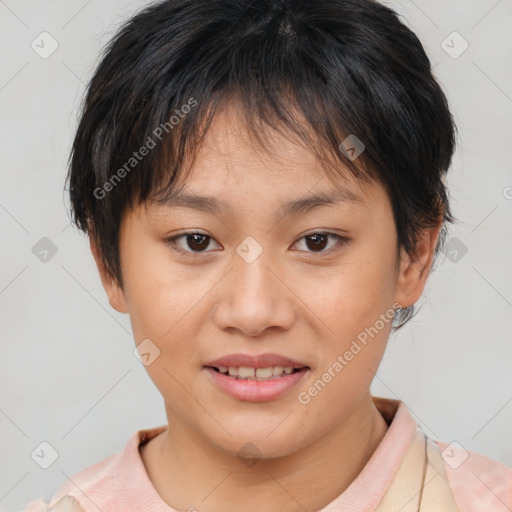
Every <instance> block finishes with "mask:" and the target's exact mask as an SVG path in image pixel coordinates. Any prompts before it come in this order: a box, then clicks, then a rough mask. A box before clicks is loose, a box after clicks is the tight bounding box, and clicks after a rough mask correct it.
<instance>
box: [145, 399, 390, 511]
mask: <svg viewBox="0 0 512 512" xmlns="http://www.w3.org/2000/svg"><path fill="white" fill-rule="evenodd" d="M168 416H169V411H168ZM168 419H169V425H173V428H168V429H167V430H166V431H165V432H163V433H162V434H160V435H159V436H157V437H155V438H154V439H153V440H152V441H151V442H149V443H148V444H147V445H145V446H143V447H142V448H141V457H142V460H143V463H144V465H145V467H146V471H147V473H148V476H149V479H150V480H151V482H152V484H153V486H154V487H155V489H156V491H157V492H158V494H159V495H160V497H161V498H162V499H163V501H165V502H166V503H167V504H168V505H169V506H171V507H172V508H174V509H176V510H194V508H191V507H195V508H197V510H201V509H205V505H206V507H207V509H208V510H212V511H220V510H222V511H223V512H232V511H233V512H234V511H237V512H238V511H239V510H240V509H242V510H247V511H251V510H255V511H257V510H258V511H259V510H280V511H283V512H299V511H300V512H303V511H304V510H319V509H321V508H323V507H325V506H326V505H327V504H328V503H330V502H331V501H332V500H334V499H335V498H336V497H337V496H339V495H340V494H341V493H342V492H343V491H344V490H345V489H347V487H348V486H349V485H350V484H351V483H352V482H353V481H354V480H355V478H356V477H357V475H358V474H359V473H360V472H361V471H362V469H363V468H364V466H365V465H366V463H367V462H368V460H369V459H370V457H371V456H372V455H373V453H374V451H375V450H376V448H377V447H378V445H379V444H380V442H381V441H382V439H383V437H384V435H385V433H386V431H387V425H386V422H385V421H384V419H383V417H382V416H381V414H380V413H379V411H378V410H377V408H376V407H375V405H374V404H373V401H372V399H371V395H370V394H369V393H368V394H367V395H365V397H364V398H363V399H362V400H361V401H360V402H359V403H358V404H357V406H356V407H355V409H354V410H353V411H352V412H351V414H350V415H349V416H348V417H347V419H346V420H345V421H344V422H343V423H342V424H340V425H338V426H337V427H336V428H334V429H332V430H331V431H330V432H328V433H327V434H326V435H324V436H323V437H321V438H320V439H318V440H316V441H315V442H314V443H312V444H310V445H308V446H305V447H303V448H301V449H300V450H298V451H296V452H295V453H293V454H291V455H288V456H286V457H281V458H277V459H276V458H274V459H260V460H259V461H257V463H256V464H255V465H254V466H250V467H248V468H247V470H246V471H240V460H238V458H237V457H234V456H232V455H227V454H226V452H225V451H223V450H221V449H219V448H218V447H216V446H214V445H212V444H211V443H209V442H208V441H207V440H206V439H204V438H202V437H201V436H199V435H198V433H197V432H191V431H190V429H188V428H187V426H186V425H181V424H180V422H179V420H178V419H177V418H173V417H169V418H168Z"/></svg>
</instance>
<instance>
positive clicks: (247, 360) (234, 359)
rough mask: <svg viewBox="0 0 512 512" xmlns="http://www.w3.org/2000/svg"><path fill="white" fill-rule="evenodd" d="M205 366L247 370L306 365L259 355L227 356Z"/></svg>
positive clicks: (267, 355) (274, 356)
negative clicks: (241, 367)
mask: <svg viewBox="0 0 512 512" xmlns="http://www.w3.org/2000/svg"><path fill="white" fill-rule="evenodd" d="M205 366H210V367H215V368H218V367H219V366H234V367H240V366H246V367H249V368H268V367H269V366H284V367H290V366H291V367H292V368H304V367H306V366H307V365H306V364H304V363H301V362H299V361H295V360H293V359H290V358H289V357H285V356H281V355H279V354H272V353H267V354H260V355H257V356H251V355H247V354H229V355H227V356H223V357H220V358H219V359H214V360H212V361H209V362H208V363H206V364H205Z"/></svg>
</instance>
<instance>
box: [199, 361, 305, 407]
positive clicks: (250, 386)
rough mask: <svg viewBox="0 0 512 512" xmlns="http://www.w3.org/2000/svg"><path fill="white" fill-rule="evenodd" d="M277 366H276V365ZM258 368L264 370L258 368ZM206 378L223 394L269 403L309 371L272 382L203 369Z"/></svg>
mask: <svg viewBox="0 0 512 512" xmlns="http://www.w3.org/2000/svg"><path fill="white" fill-rule="evenodd" d="M276 366H277V365H276ZM258 368H264V367H262V366H258ZM204 370H205V371H206V373H207V376H208V377H209V378H210V379H211V380H212V382H213V384H214V385H215V386H216V387H217V388H218V389H220V390H221V391H223V392H224V393H226V394H228V395H230V396H232V397H233V398H236V399H237V400H242V401H246V402H269V401H271V400H276V399H278V398H280V397H282V396H283V395H285V394H286V393H287V392H289V391H290V390H291V389H292V388H294V387H295V386H296V385H297V384H298V383H299V382H300V381H301V380H302V379H303V378H304V377H305V376H306V375H308V374H309V372H310V371H311V370H310V369H309V367H307V366H305V367H303V368H302V369H300V370H298V371H296V372H294V373H290V374H288V375H285V376H284V377H280V378H279V379H273V380H244V379H241V380H237V379H234V378H233V377H229V376H227V375H224V374H223V373H219V372H218V371H216V370H214V369H213V368H210V367H205V368H204Z"/></svg>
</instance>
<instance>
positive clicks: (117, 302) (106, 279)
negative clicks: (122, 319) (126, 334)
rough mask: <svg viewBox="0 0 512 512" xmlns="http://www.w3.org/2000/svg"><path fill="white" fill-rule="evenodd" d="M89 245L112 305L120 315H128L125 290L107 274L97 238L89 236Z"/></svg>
mask: <svg viewBox="0 0 512 512" xmlns="http://www.w3.org/2000/svg"><path fill="white" fill-rule="evenodd" d="M89 245H90V247H91V253H92V256H93V258H94V261H95V262H96V267H97V268H98V272H99V274H100V278H101V284H102V285H103V288H104V290H105V292H106V294H107V297H108V301H109V303H110V305H111V306H112V307H113V308H114V309H115V310H116V311H119V313H128V308H127V306H126V299H125V296H124V292H123V289H122V288H121V287H120V286H119V285H118V284H117V282H116V281H115V279H114V278H113V277H112V276H111V275H110V274H109V273H108V272H107V270H106V269H105V266H104V265H103V262H102V261H101V258H100V254H99V250H98V246H97V243H96V240H95V238H94V237H93V236H92V235H89Z"/></svg>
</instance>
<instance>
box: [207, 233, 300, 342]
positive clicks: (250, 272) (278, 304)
mask: <svg viewBox="0 0 512 512" xmlns="http://www.w3.org/2000/svg"><path fill="white" fill-rule="evenodd" d="M274 274H279V268H278V265H276V260H275V259H274V258H273V257H272V251H271V249H266V248H264V247H263V246H262V245H261V244H260V243H258V241H257V240H256V239H255V238H253V237H247V238H246V239H245V240H243V241H242V242H241V243H240V244H239V245H238V247H237V248H236V254H235V255H234V258H233V268H232V270H231V272H230V273H229V277H228V279H227V280H226V282H225V288H224V290H222V293H221V297H220V299H219V302H220V303H219V304H218V305H217V311H216V320H217V322H218V324H219V327H222V328H226V327H236V328H238V329H240V330H242V331H244V332H245V333H246V334H249V335H257V334H258V333H260V332H261V331H263V330H264V329H266V328H268V327H270V326H280V327H286V326H289V325H290V322H292V321H293V316H294V315H293V307H292V305H291V303H290V301H289V297H287V288H286V286H283V285H282V283H280V282H279V280H278V279H277V278H276V276H275V275H274Z"/></svg>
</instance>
